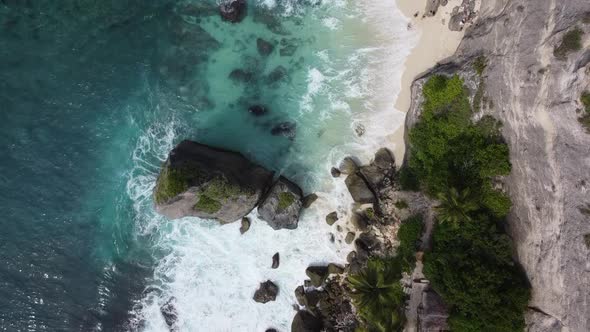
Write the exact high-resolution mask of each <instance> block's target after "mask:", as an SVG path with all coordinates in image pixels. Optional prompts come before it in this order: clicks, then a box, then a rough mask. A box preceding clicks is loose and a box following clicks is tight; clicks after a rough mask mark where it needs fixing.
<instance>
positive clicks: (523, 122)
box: [407, 0, 590, 332]
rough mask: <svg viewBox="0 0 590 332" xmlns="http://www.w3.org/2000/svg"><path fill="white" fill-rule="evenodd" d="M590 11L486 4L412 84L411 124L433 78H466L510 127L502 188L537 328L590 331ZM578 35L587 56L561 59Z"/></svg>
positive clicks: (584, 4)
mask: <svg viewBox="0 0 590 332" xmlns="http://www.w3.org/2000/svg"><path fill="white" fill-rule="evenodd" d="M589 13H590V1H587V0H565V1H558V0H536V1H526V0H485V1H482V4H481V8H480V12H479V14H478V16H479V17H478V18H477V20H476V21H475V24H474V25H473V26H472V27H470V28H469V29H468V30H467V32H466V35H465V37H464V39H463V41H462V43H461V45H460V46H459V49H458V50H457V52H456V54H455V55H454V56H453V57H452V58H450V59H447V60H446V61H445V62H444V63H442V64H440V65H439V66H437V67H436V68H434V69H433V70H431V71H430V72H428V73H426V74H424V75H423V76H422V77H420V78H418V79H417V80H416V81H415V82H414V84H413V87H412V94H413V102H412V107H411V109H410V112H409V113H408V117H407V126H409V127H411V126H412V125H413V123H414V122H415V120H416V118H417V116H418V114H417V113H418V106H419V105H420V103H421V100H420V98H421V97H420V96H421V86H422V84H423V82H424V81H425V79H426V78H427V77H428V76H430V75H432V74H434V73H447V74H451V73H459V74H460V75H461V76H462V77H463V78H464V79H465V80H466V83H467V85H468V86H469V87H470V89H471V90H472V95H474V96H476V95H477V91H478V88H479V87H480V86H481V90H480V96H479V97H477V103H478V104H480V105H481V106H480V107H481V112H480V113H483V114H491V115H493V116H495V117H497V118H498V119H500V120H502V122H503V123H504V127H503V134H504V137H505V138H506V140H507V142H508V144H509V146H510V151H511V161H512V164H513V167H512V173H511V175H510V176H509V177H508V179H507V180H506V181H504V182H505V183H504V184H503V185H504V186H505V188H506V190H507V191H508V192H509V193H510V196H511V198H512V201H513V203H514V206H513V208H512V212H511V214H510V215H509V229H508V230H507V231H508V233H509V234H510V235H511V237H512V239H513V241H514V246H515V256H516V257H517V259H518V260H519V262H520V263H521V264H522V266H523V268H524V269H525V271H526V273H527V276H528V278H529V280H530V282H531V285H532V299H531V302H530V304H529V307H530V310H529V311H528V312H527V314H526V319H527V329H528V330H529V331H575V332H578V331H579V332H582V331H590V244H588V243H587V242H588V240H587V239H585V237H587V236H586V235H587V234H589V233H590V209H589V208H588V207H589V205H588V204H590V134H589V133H587V132H586V131H585V130H584V128H583V126H582V125H581V124H580V122H579V121H578V118H579V117H580V115H581V113H580V112H581V109H582V105H581V104H580V101H579V100H580V96H581V95H582V93H583V91H584V90H589V89H590V47H589V45H590V14H589ZM576 29H580V30H581V31H583V32H584V33H583V35H582V38H581V41H582V44H583V47H582V49H581V50H572V51H571V52H566V54H565V56H563V55H560V52H556V51H555V50H556V48H559V46H560V45H561V44H562V42H563V39H564V36H566V34H567V33H568V32H570V31H573V30H576ZM480 55H483V56H485V58H486V59H487V68H486V69H485V71H484V73H483V78H482V81H481V85H480V79H479V76H478V75H477V73H476V72H475V70H474V67H473V64H474V62H475V60H476V58H478V57H479V56H480ZM481 93H483V95H481ZM480 98H481V99H480ZM480 115H481V114H480Z"/></svg>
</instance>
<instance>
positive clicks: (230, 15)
mask: <svg viewBox="0 0 590 332" xmlns="http://www.w3.org/2000/svg"><path fill="white" fill-rule="evenodd" d="M247 10H248V5H247V3H246V0H225V1H224V2H223V3H222V4H220V5H219V14H220V15H221V18H222V19H223V20H224V21H228V22H231V23H238V22H241V21H242V20H243V19H244V18H245V17H246V13H247Z"/></svg>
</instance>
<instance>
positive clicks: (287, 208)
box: [258, 176, 303, 229]
mask: <svg viewBox="0 0 590 332" xmlns="http://www.w3.org/2000/svg"><path fill="white" fill-rule="evenodd" d="M302 196H303V192H302V191H301V188H299V187H298V186H297V185H296V184H294V183H293V182H291V181H289V180H287V179H286V178H284V177H282V176H281V177H279V179H278V180H277V182H276V183H275V184H274V185H273V186H272V188H271V189H270V191H269V193H268V194H267V196H266V198H264V201H263V202H262V203H261V204H260V205H259V206H258V214H259V215H260V218H261V219H262V220H264V221H266V222H267V223H268V224H269V225H270V227H272V228H273V229H283V228H287V229H295V228H297V223H298V222H299V213H300V211H301V207H302V205H303V204H302V203H301V198H302Z"/></svg>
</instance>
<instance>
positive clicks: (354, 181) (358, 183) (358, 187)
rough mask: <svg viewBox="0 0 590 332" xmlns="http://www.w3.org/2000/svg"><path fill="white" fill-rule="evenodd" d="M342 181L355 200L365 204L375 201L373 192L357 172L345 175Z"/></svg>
mask: <svg viewBox="0 0 590 332" xmlns="http://www.w3.org/2000/svg"><path fill="white" fill-rule="evenodd" d="M344 183H345V184H346V187H347V188H348V191H349V192H350V195H351V196H352V199H353V200H354V201H355V202H357V203H361V204H366V203H374V202H375V201H376V199H375V194H373V192H372V191H371V189H370V188H369V186H368V185H367V183H366V182H365V180H364V179H363V178H362V176H361V175H359V174H357V172H355V173H352V174H350V175H349V176H347V177H346V180H345V181H344Z"/></svg>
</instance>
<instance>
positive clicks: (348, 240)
mask: <svg viewBox="0 0 590 332" xmlns="http://www.w3.org/2000/svg"><path fill="white" fill-rule="evenodd" d="M354 237H355V234H354V233H353V232H348V233H346V238H344V242H346V243H347V244H351V243H352V241H354Z"/></svg>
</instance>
